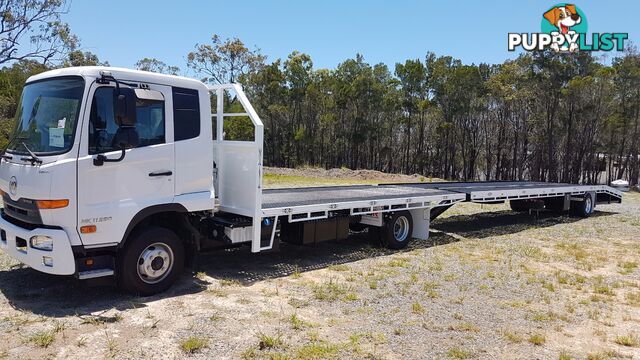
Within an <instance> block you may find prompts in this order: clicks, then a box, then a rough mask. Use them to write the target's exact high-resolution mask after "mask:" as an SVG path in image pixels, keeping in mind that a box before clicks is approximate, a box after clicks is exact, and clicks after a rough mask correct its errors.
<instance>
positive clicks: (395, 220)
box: [383, 211, 413, 250]
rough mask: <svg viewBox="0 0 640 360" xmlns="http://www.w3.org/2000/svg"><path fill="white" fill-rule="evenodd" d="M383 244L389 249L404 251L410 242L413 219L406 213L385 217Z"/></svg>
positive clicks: (395, 213) (400, 212) (396, 213)
mask: <svg viewBox="0 0 640 360" xmlns="http://www.w3.org/2000/svg"><path fill="white" fill-rule="evenodd" d="M383 234H384V239H383V241H384V244H385V245H386V246H387V247H388V248H389V249H394V250H399V249H404V248H406V247H407V245H409V242H410V241H411V234H413V218H412V217H411V213H409V212H408V211H398V212H394V213H393V214H391V215H389V216H388V217H386V220H385V228H384V230H383Z"/></svg>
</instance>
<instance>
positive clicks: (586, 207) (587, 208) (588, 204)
mask: <svg viewBox="0 0 640 360" xmlns="http://www.w3.org/2000/svg"><path fill="white" fill-rule="evenodd" d="M592 207H593V204H592V202H591V198H590V197H587V198H586V199H584V211H585V212H586V213H587V214H589V213H591V209H592Z"/></svg>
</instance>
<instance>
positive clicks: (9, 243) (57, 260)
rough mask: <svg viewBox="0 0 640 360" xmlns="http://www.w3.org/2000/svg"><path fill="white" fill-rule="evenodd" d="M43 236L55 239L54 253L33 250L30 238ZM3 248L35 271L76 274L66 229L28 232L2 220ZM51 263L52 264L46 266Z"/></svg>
mask: <svg viewBox="0 0 640 360" xmlns="http://www.w3.org/2000/svg"><path fill="white" fill-rule="evenodd" d="M35 235H44V236H48V237H50V238H52V239H53V250H51V251H46V250H39V249H35V248H32V247H31V245H30V239H31V237H32V236H35ZM0 249H2V250H3V251H5V252H6V253H7V254H9V256H11V257H12V258H14V259H16V260H18V261H20V262H21V263H23V264H26V265H29V266H30V267H32V268H33V269H35V270H38V271H41V272H44V273H48V274H55V275H73V274H74V273H75V271H76V264H75V259H74V257H73V251H72V250H71V243H70V242H69V237H68V236H67V233H66V232H65V231H64V230H61V229H46V228H35V229H33V230H29V229H25V228H22V227H20V226H17V225H14V224H12V223H10V222H8V221H7V220H5V219H4V218H3V217H0ZM45 260H47V261H46V262H48V263H49V264H45Z"/></svg>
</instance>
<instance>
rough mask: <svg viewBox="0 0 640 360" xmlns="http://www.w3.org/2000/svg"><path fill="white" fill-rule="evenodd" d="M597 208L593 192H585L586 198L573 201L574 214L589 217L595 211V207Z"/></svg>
mask: <svg viewBox="0 0 640 360" xmlns="http://www.w3.org/2000/svg"><path fill="white" fill-rule="evenodd" d="M594 208H595V203H594V201H593V198H592V197H591V194H589V193H586V194H584V200H582V201H572V202H571V209H572V210H573V214H574V215H577V216H579V217H583V218H586V217H589V216H590V215H591V214H592V213H593V209H594Z"/></svg>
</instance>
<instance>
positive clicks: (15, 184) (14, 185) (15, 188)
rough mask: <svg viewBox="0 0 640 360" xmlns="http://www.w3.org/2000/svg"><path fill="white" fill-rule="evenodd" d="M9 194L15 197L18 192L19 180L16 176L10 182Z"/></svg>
mask: <svg viewBox="0 0 640 360" xmlns="http://www.w3.org/2000/svg"><path fill="white" fill-rule="evenodd" d="M9 192H10V193H11V195H15V194H16V193H17V192H18V179H16V177H15V176H12V177H11V180H10V181H9Z"/></svg>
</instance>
